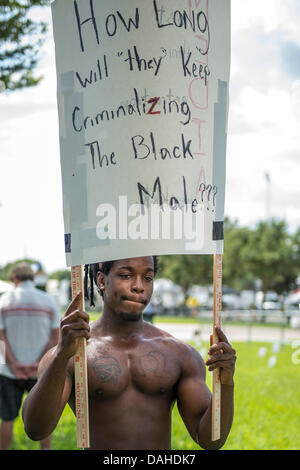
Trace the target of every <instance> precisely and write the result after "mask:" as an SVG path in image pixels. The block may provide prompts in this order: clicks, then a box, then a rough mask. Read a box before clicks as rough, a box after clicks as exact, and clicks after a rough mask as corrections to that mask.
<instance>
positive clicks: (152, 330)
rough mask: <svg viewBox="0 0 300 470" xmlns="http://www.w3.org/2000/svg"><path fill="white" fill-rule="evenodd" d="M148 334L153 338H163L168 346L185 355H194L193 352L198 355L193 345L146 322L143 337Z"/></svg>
mask: <svg viewBox="0 0 300 470" xmlns="http://www.w3.org/2000/svg"><path fill="white" fill-rule="evenodd" d="M145 323H147V322H145ZM148 335H149V336H150V337H153V339H155V338H157V339H162V340H165V343H166V344H169V345H170V347H172V348H173V349H174V350H178V352H180V353H181V354H184V355H186V356H190V355H194V354H195V353H196V354H198V355H199V353H198V352H197V351H196V350H195V348H193V346H191V345H190V344H188V343H186V342H184V341H182V340H180V339H179V338H177V337H176V336H173V335H172V334H171V333H168V332H167V331H165V330H163V329H162V328H159V327H157V326H156V325H153V324H150V323H148V324H147V326H146V334H145V337H146V338H147V337H148Z"/></svg>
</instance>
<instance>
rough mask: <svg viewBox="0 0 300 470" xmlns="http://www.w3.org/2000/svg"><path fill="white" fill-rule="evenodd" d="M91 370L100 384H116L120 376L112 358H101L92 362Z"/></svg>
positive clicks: (117, 366) (115, 362) (115, 360)
mask: <svg viewBox="0 0 300 470" xmlns="http://www.w3.org/2000/svg"><path fill="white" fill-rule="evenodd" d="M93 369H94V372H95V374H96V376H97V378H98V379H99V380H100V382H101V383H113V384H117V383H118V379H119V376H120V374H121V367H120V364H119V362H118V361H117V359H115V358H114V357H112V356H102V357H101V358H99V359H96V360H95V361H94V362H93Z"/></svg>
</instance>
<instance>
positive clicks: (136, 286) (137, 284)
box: [132, 277, 145, 292]
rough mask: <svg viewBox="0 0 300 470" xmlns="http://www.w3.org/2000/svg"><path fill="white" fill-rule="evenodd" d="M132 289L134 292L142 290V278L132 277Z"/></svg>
mask: <svg viewBox="0 0 300 470" xmlns="http://www.w3.org/2000/svg"><path fill="white" fill-rule="evenodd" d="M132 289H133V290H134V291H135V292H143V291H144V290H145V289H144V284H143V281H142V278H140V277H136V278H134V282H133V284H132Z"/></svg>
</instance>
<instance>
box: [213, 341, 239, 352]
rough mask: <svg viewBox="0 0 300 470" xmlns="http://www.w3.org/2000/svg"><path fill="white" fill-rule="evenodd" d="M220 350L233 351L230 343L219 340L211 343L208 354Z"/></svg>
mask: <svg viewBox="0 0 300 470" xmlns="http://www.w3.org/2000/svg"><path fill="white" fill-rule="evenodd" d="M220 351H223V352H224V353H225V352H233V353H235V350H234V349H233V348H232V347H231V346H230V344H228V343H223V342H220V343H216V344H213V345H212V346H211V347H210V348H209V350H208V354H215V353H216V352H220Z"/></svg>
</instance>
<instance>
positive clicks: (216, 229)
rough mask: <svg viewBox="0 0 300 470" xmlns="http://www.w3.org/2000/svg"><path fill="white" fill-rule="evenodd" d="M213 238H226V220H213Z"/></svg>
mask: <svg viewBox="0 0 300 470" xmlns="http://www.w3.org/2000/svg"><path fill="white" fill-rule="evenodd" d="M213 240H224V222H223V221H221V222H213Z"/></svg>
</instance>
